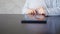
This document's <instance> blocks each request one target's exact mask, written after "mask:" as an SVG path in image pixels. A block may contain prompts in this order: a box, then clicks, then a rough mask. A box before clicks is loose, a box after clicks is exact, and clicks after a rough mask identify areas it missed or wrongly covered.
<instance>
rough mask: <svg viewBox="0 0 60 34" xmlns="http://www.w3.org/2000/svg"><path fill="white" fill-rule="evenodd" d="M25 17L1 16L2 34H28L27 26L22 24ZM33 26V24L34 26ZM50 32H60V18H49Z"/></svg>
mask: <svg viewBox="0 0 60 34" xmlns="http://www.w3.org/2000/svg"><path fill="white" fill-rule="evenodd" d="M23 19H24V16H23V15H21V14H0V34H27V33H28V31H27V30H26V29H25V24H22V23H21V20H23ZM32 25H33V24H32ZM46 25H47V26H48V31H49V32H51V33H55V34H58V33H59V32H60V16H52V17H47V24H46Z"/></svg>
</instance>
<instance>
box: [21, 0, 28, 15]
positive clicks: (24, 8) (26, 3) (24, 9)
mask: <svg viewBox="0 0 60 34" xmlns="http://www.w3.org/2000/svg"><path fill="white" fill-rule="evenodd" d="M28 5H29V2H28V0H26V2H25V5H24V7H23V8H22V14H25V12H26V11H27V9H28V8H29V6H28Z"/></svg>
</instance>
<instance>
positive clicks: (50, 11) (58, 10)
mask: <svg viewBox="0 0 60 34" xmlns="http://www.w3.org/2000/svg"><path fill="white" fill-rule="evenodd" d="M47 13H48V14H47V15H48V16H56V15H60V7H54V8H47Z"/></svg>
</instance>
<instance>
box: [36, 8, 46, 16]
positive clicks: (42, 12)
mask: <svg viewBox="0 0 60 34" xmlns="http://www.w3.org/2000/svg"><path fill="white" fill-rule="evenodd" d="M36 10H37V11H38V14H41V15H45V16H46V12H45V9H44V8H43V7H39V8H38V9H36Z"/></svg>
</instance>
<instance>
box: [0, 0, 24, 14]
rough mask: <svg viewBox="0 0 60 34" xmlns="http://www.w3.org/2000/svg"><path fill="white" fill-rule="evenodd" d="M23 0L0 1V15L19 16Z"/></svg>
mask: <svg viewBox="0 0 60 34" xmlns="http://www.w3.org/2000/svg"><path fill="white" fill-rule="evenodd" d="M24 3H25V0H0V14H21V9H22V7H23V6H24Z"/></svg>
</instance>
